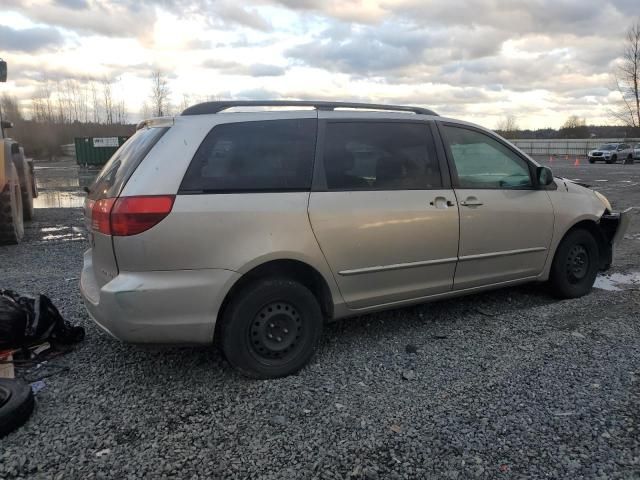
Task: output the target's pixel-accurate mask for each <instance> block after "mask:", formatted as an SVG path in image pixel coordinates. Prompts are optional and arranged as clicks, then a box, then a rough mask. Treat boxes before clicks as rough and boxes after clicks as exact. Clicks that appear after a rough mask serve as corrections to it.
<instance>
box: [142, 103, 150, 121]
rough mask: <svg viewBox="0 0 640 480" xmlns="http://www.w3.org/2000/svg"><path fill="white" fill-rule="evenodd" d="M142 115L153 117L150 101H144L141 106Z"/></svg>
mask: <svg viewBox="0 0 640 480" xmlns="http://www.w3.org/2000/svg"><path fill="white" fill-rule="evenodd" d="M140 116H141V117H142V118H143V119H146V118H149V117H151V108H150V107H149V103H148V102H143V103H142V107H141V108H140Z"/></svg>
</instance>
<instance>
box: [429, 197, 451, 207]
mask: <svg viewBox="0 0 640 480" xmlns="http://www.w3.org/2000/svg"><path fill="white" fill-rule="evenodd" d="M429 205H431V206H432V207H436V208H447V207H453V206H454V205H455V203H453V202H452V201H451V200H448V199H446V198H445V197H441V196H437V197H436V198H434V199H433V200H432V201H430V202H429Z"/></svg>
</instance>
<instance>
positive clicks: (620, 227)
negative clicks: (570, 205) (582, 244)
mask: <svg viewBox="0 0 640 480" xmlns="http://www.w3.org/2000/svg"><path fill="white" fill-rule="evenodd" d="M631 210H632V208H631V207H630V208H627V209H626V210H625V211H623V212H613V213H605V214H604V215H603V216H602V218H601V219H600V231H601V232H602V236H603V242H602V243H603V244H604V245H603V246H604V247H605V251H604V252H602V254H601V256H602V265H601V269H602V270H606V269H608V268H609V267H610V266H611V263H612V261H613V248H614V246H615V245H616V244H618V243H620V241H621V240H622V238H623V237H624V234H625V233H627V229H628V228H629V222H630V221H631Z"/></svg>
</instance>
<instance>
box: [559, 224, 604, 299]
mask: <svg viewBox="0 0 640 480" xmlns="http://www.w3.org/2000/svg"><path fill="white" fill-rule="evenodd" d="M598 265H599V251H598V244H597V242H596V239H595V238H593V235H591V233H589V232H588V231H586V230H582V229H578V230H574V231H572V232H569V233H568V234H567V235H566V236H565V238H564V239H563V240H562V242H560V245H559V246H558V249H557V250H556V255H555V257H554V259H553V264H552V265H551V273H550V276H549V282H550V284H551V288H552V293H553V295H555V296H557V297H559V298H577V297H582V296H583V295H586V294H587V293H589V292H590V291H591V288H592V287H593V283H594V282H595V280H596V275H597V274H598Z"/></svg>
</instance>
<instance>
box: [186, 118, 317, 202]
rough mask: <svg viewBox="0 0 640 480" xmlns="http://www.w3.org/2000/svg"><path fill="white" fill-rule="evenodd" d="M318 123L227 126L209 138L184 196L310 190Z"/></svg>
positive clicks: (189, 171)
mask: <svg viewBox="0 0 640 480" xmlns="http://www.w3.org/2000/svg"><path fill="white" fill-rule="evenodd" d="M316 125H317V120H315V119H297V120H267V121H257V122H240V123H225V124H222V125H218V126H216V127H214V128H213V129H212V130H211V131H210V132H209V133H208V134H207V136H206V137H205V139H204V141H203V142H202V144H201V145H200V147H199V148H198V151H197V152H196V154H195V155H194V157H193V160H192V161H191V165H189V168H188V169H187V173H186V174H185V176H184V179H183V180H182V185H181V186H180V191H181V192H182V193H189V192H191V193H215V192H220V193H224V192H239V191H240V192H241V191H245V192H261V191H296V190H309V189H310V187H311V175H312V169H313V158H314V152H315V142H316Z"/></svg>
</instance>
